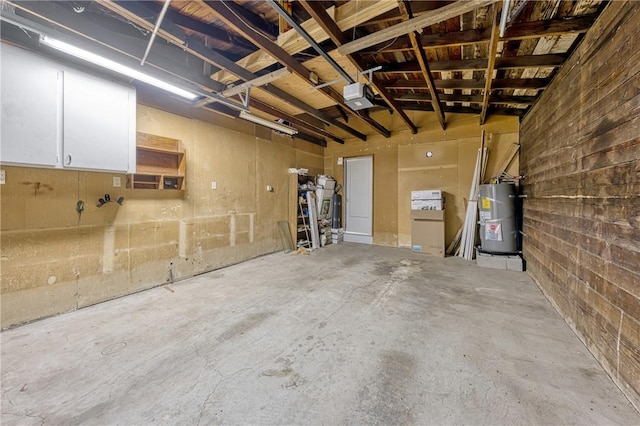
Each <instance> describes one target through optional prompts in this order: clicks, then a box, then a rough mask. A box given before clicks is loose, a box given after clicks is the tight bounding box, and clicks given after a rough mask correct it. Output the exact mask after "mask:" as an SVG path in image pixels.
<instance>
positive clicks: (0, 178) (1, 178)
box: [0, 170, 6, 185]
mask: <svg viewBox="0 0 640 426" xmlns="http://www.w3.org/2000/svg"><path fill="white" fill-rule="evenodd" d="M5 179H6V175H5V172H4V170H0V185H4V184H5V183H6V180H5Z"/></svg>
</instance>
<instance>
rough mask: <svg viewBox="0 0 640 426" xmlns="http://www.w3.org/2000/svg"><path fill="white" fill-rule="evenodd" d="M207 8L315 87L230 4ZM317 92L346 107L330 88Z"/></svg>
mask: <svg viewBox="0 0 640 426" xmlns="http://www.w3.org/2000/svg"><path fill="white" fill-rule="evenodd" d="M205 3H206V4H207V6H209V8H210V9H211V10H212V11H213V12H215V13H216V15H218V17H219V18H220V19H221V20H223V21H224V22H225V23H226V24H227V25H229V26H231V27H233V28H234V29H235V30H236V31H238V32H239V33H240V34H242V35H243V37H245V38H247V40H250V41H251V42H252V43H253V44H255V45H256V46H257V47H259V48H260V49H263V50H264V51H266V52H268V53H269V54H270V55H271V56H273V57H274V58H275V59H276V60H277V61H278V62H280V63H281V64H282V65H284V66H286V67H287V68H288V69H289V70H290V71H291V72H293V73H294V74H296V75H297V76H298V77H300V78H301V79H302V80H303V81H304V82H305V83H306V84H308V85H309V86H312V87H313V86H315V83H313V82H312V81H310V80H309V74H310V73H309V70H308V69H307V68H305V66H304V65H302V64H301V63H300V62H298V60H297V59H295V58H294V57H293V56H291V55H290V54H289V53H287V51H286V50H284V49H283V48H282V47H280V46H279V45H278V44H276V43H274V42H273V41H271V40H269V39H268V38H267V37H265V36H263V35H262V34H261V33H259V32H256V31H255V30H254V29H252V28H251V27H250V25H248V23H247V22H246V21H245V20H244V19H243V17H242V16H241V15H240V13H241V12H239V11H238V10H235V9H234V8H230V7H229V6H230V4H235V3H230V4H228V2H224V1H205ZM318 91H320V92H321V93H323V94H325V95H326V96H328V97H329V98H330V99H331V100H332V101H333V102H335V103H338V104H340V105H343V106H345V107H346V104H345V103H344V99H343V97H342V95H341V94H338V93H336V91H335V90H333V89H332V88H330V87H322V88H319V89H318ZM357 117H359V118H360V119H362V120H363V121H364V122H365V123H367V124H368V125H369V126H371V128H372V129H374V130H375V131H376V132H378V133H380V134H381V135H383V136H385V137H389V136H390V132H389V131H388V130H387V129H385V128H384V127H383V126H382V125H380V124H379V123H378V122H376V121H375V120H373V119H372V118H371V117H369V116H368V115H365V114H362V115H357Z"/></svg>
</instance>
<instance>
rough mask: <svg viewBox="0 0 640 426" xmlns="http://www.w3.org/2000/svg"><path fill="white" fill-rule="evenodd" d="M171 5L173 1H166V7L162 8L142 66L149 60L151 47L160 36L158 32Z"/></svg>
mask: <svg viewBox="0 0 640 426" xmlns="http://www.w3.org/2000/svg"><path fill="white" fill-rule="evenodd" d="M169 3H171V0H165V2H164V6H162V10H161V11H160V15H159V16H158V21H157V22H156V26H155V28H154V29H153V32H152V33H151V38H150V39H149V44H148V45H147V50H145V52H144V56H143V57H142V61H140V65H144V63H145V61H146V60H147V56H149V52H150V51H151V45H152V44H153V41H154V40H155V39H156V34H158V30H159V29H160V24H162V20H163V19H164V14H165V13H167V9H168V8H169Z"/></svg>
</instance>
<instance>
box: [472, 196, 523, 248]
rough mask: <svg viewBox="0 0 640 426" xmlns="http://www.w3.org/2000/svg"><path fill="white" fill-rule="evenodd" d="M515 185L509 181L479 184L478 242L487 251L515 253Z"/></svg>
mask: <svg viewBox="0 0 640 426" xmlns="http://www.w3.org/2000/svg"><path fill="white" fill-rule="evenodd" d="M515 200H516V186H515V185H514V184H511V183H498V184H490V185H480V192H479V195H478V209H479V217H480V243H481V245H482V247H481V248H482V251H484V252H488V253H515V252H516V251H517V244H516V212H515Z"/></svg>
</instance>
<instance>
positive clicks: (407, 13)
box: [398, 0, 447, 130]
mask: <svg viewBox="0 0 640 426" xmlns="http://www.w3.org/2000/svg"><path fill="white" fill-rule="evenodd" d="M398 7H399V8H400V13H401V16H403V17H404V18H406V19H411V18H413V12H412V11H411V6H410V2H409V1H408V0H400V1H399V2H398ZM409 39H410V40H411V45H412V47H413V51H414V53H415V55H416V58H417V59H418V63H419V64H420V70H421V71H422V77H423V78H424V81H425V83H427V87H428V88H429V93H430V94H431V104H432V105H433V111H434V112H435V113H436V116H437V117H438V121H439V122H440V127H442V130H446V128H447V125H446V120H445V116H444V111H443V110H442V105H441V104H440V99H439V98H438V92H437V90H436V86H435V83H434V82H433V75H432V74H431V70H430V69H429V63H428V61H427V55H426V54H425V52H424V48H423V47H422V42H421V41H420V38H419V37H418V33H417V32H415V31H411V32H410V33H409Z"/></svg>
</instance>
